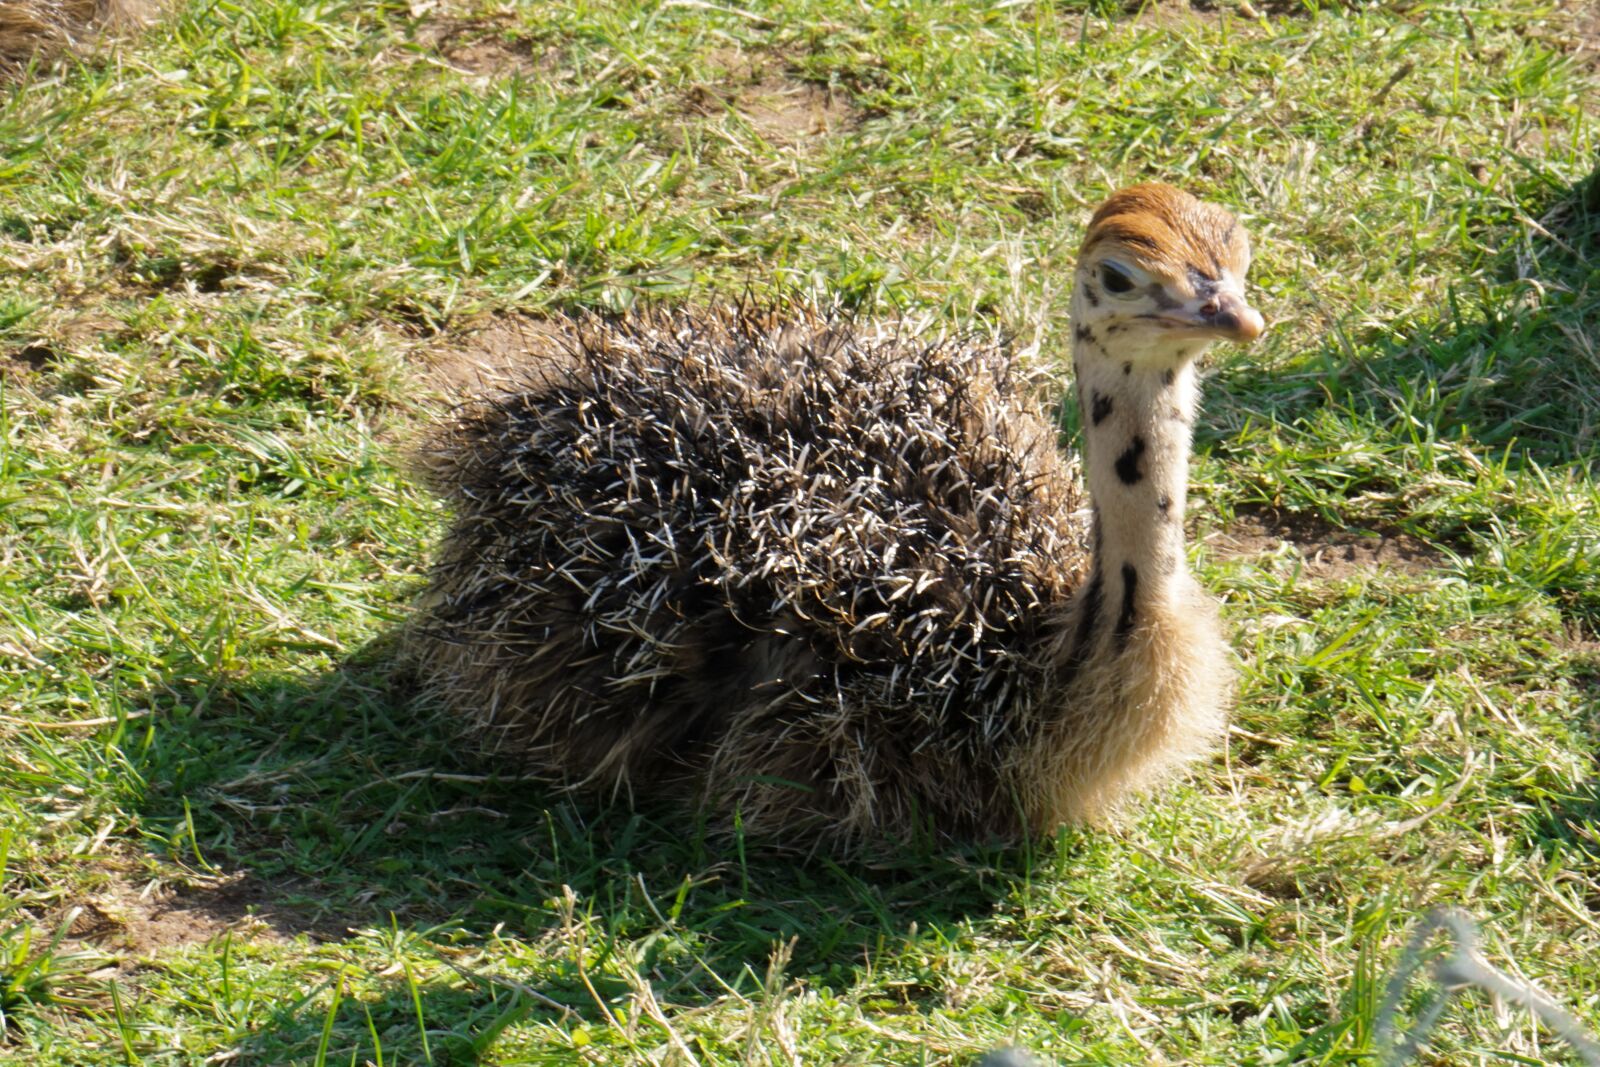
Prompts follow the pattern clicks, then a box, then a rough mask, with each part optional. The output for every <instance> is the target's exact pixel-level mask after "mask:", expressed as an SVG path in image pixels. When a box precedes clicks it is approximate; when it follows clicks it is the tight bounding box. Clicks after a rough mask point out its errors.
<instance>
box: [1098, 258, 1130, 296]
mask: <svg viewBox="0 0 1600 1067" xmlns="http://www.w3.org/2000/svg"><path fill="white" fill-rule="evenodd" d="M1100 284H1101V285H1104V286H1105V287H1106V292H1108V293H1117V294H1122V293H1131V292H1133V279H1132V278H1130V277H1128V276H1127V275H1126V274H1124V273H1122V271H1121V270H1119V269H1118V268H1117V267H1114V266H1112V265H1111V264H1110V263H1102V264H1100Z"/></svg>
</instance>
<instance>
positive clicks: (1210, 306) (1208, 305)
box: [1200, 300, 1217, 319]
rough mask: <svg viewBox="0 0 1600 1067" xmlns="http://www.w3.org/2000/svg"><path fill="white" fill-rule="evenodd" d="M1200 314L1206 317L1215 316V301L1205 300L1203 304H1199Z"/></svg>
mask: <svg viewBox="0 0 1600 1067" xmlns="http://www.w3.org/2000/svg"><path fill="white" fill-rule="evenodd" d="M1200 314H1202V315H1204V316H1205V317H1206V318H1208V319H1211V318H1215V317H1216V315H1217V302H1216V301H1215V300H1207V301H1206V302H1205V303H1204V304H1201V305H1200Z"/></svg>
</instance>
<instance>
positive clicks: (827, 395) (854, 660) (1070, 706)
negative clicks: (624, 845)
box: [410, 190, 1253, 850]
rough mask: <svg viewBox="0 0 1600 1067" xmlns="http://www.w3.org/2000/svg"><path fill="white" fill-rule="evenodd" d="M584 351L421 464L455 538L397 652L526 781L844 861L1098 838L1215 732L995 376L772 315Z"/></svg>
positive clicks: (664, 318)
mask: <svg viewBox="0 0 1600 1067" xmlns="http://www.w3.org/2000/svg"><path fill="white" fill-rule="evenodd" d="M1173 192H1174V194H1176V191H1175V190H1174V191H1173ZM1176 195H1180V196H1181V195H1182V194H1176ZM1092 239H1093V233H1092V232H1091V240H1092ZM1119 247H1120V246H1119ZM1128 269H1130V270H1132V269H1135V268H1133V267H1132V266H1129V268H1128ZM1082 284H1083V278H1082V275H1081V273H1080V286H1081V285H1082ZM1252 314H1253V313H1252ZM566 337H567V338H568V340H567V342H566V343H565V344H559V345H552V346H548V347H547V348H546V349H541V350H539V351H533V352H530V353H529V357H528V362H527V365H526V366H525V367H523V368H522V370H521V372H520V377H521V380H520V381H519V382H518V383H517V384H516V385H515V386H514V387H510V388H504V389H498V390H495V391H493V392H490V393H488V394H486V395H484V396H481V397H478V398H476V399H474V400H471V401H469V402H468V403H467V404H465V405H464V406H463V407H462V408H461V409H460V410H459V411H458V412H457V413H456V414H455V416H454V417H452V418H451V419H449V420H447V422H446V423H445V424H444V425H443V426H442V427H441V428H440V430H439V431H438V433H437V434H436V435H435V436H434V438H433V439H432V440H431V442H430V443H429V445H428V447H426V448H425V449H424V450H423V452H422V461H423V466H424V469H425V472H426V475H427V478H428V480H429V481H430V483H431V484H432V485H433V486H434V487H435V489H436V490H437V491H439V492H440V493H441V494H442V495H443V496H444V497H445V499H446V500H447V501H448V502H449V503H450V504H451V506H452V507H453V510H454V517H453V520H452V523H451V526H450V528H449V530H448V532H447V533H446V536H445V539H444V542H443V545H442V546H441V548H440V550H439V554H438V557H437V560H436V562H435V565H434V570H433V578H432V584H431V586H430V588H429V590H428V592H427V593H426V594H425V596H424V597H423V599H422V601H421V603H420V605H419V610H418V613H417V616H416V619H415V621H414V623H413V625H412V627H411V640H410V646H411V648H412V650H413V651H414V653H415V656H416V660H417V662H418V664H419V665H420V667H421V670H422V674H423V677H424V679H425V682H426V684H427V687H428V688H429V689H430V690H431V691H432V692H433V694H434V695H435V696H436V697H437V698H438V699H440V700H442V701H444V702H445V703H446V704H447V705H449V706H450V707H452V708H454V709H456V710H457V711H459V712H460V713H461V714H463V715H465V716H467V717H468V718H469V719H470V720H472V721H473V722H474V723H475V724H477V726H478V727H479V728H480V731H481V734H482V736H483V737H485V738H486V739H487V740H488V741H489V743H490V744H491V745H492V746H493V747H494V748H495V750H496V751H498V752H500V753H503V754H504V755H506V756H508V757H511V758H512V759H514V760H515V761H516V763H517V765H518V766H519V767H521V768H523V769H528V770H531V771H533V772H534V773H535V774H537V775H539V776H542V777H545V778H547V779H548V780H550V781H551V782H553V783H555V784H558V785H561V786H566V787H570V788H581V789H589V790H596V791H605V792H610V791H617V790H626V791H631V792H633V793H635V794H637V793H640V792H646V793H648V794H650V795H657V794H666V795H670V796H678V797H681V798H684V799H686V800H691V801H693V802H695V803H697V804H698V805H700V806H701V807H703V808H704V809H706V810H707V811H708V812H709V813H710V814H711V815H712V817H713V822H714V823H716V824H720V825H722V826H724V827H727V826H731V825H733V823H734V822H735V821H736V820H737V821H738V823H739V824H740V825H742V826H744V827H745V828H746V829H747V830H748V831H751V832H755V833H761V834H766V835H772V836H776V837H779V838H781V839H783V840H785V841H788V842H790V843H796V844H821V845H822V846H823V847H826V848H830V849H835V850H838V849H844V848H848V847H851V846H853V845H859V844H861V843H863V842H867V841H873V840H881V839H894V840H899V839H905V838H908V837H911V836H913V835H916V834H918V833H920V832H923V831H931V832H932V833H933V834H934V835H936V836H940V837H947V838H971V837H986V836H1015V835H1018V834H1023V833H1031V832H1040V831H1045V830H1048V829H1049V828H1051V827H1053V826H1055V825H1057V824H1059V823H1060V822H1062V821H1064V820H1068V819H1085V818H1094V817H1097V816H1099V815H1102V814H1104V813H1106V812H1107V811H1108V810H1111V809H1112V808H1113V807H1114V806H1115V805H1116V804H1117V802H1118V800H1119V799H1120V798H1121V797H1122V796H1123V795H1124V794H1125V793H1126V792H1127V791H1128V790H1129V789H1130V788H1133V787H1135V786H1137V785H1139V784H1141V783H1143V782H1145V781H1148V780H1150V779H1151V778H1152V777H1154V776H1158V775H1159V774H1161V773H1163V772H1165V771H1166V770H1168V769H1170V768H1171V767H1172V766H1175V765H1176V764H1178V763H1180V762H1181V761H1182V760H1183V759H1185V758H1188V757H1189V756H1191V755H1193V754H1194V753H1195V752H1197V751H1200V750H1202V749H1203V748H1204V744H1205V742H1206V739H1207V738H1209V737H1210V736H1211V735H1213V734H1214V733H1215V732H1216V730H1217V729H1218V727H1219V725H1220V721H1221V720H1220V714H1221V713H1220V707H1221V701H1222V699H1223V697H1224V695H1225V691H1226V681H1225V678H1226V657H1225V654H1224V653H1223V651H1222V647H1221V645H1220V642H1219V639H1218V638H1217V636H1216V630H1215V626H1214V622H1210V621H1208V620H1213V619H1214V613H1213V612H1212V611H1211V610H1210V608H1209V606H1208V602H1207V601H1205V599H1204V597H1203V596H1200V595H1199V594H1198V591H1197V590H1195V589H1193V588H1191V587H1192V583H1191V584H1190V586H1184V587H1182V590H1181V592H1182V604H1181V607H1180V608H1179V610H1169V609H1171V608H1172V607H1173V605H1169V604H1167V601H1166V600H1165V599H1163V598H1165V597H1166V595H1167V593H1168V592H1169V591H1170V590H1169V586H1170V584H1171V581H1169V577H1164V576H1161V575H1157V574H1155V573H1153V572H1152V573H1151V574H1150V575H1149V577H1147V579H1146V581H1145V585H1144V593H1142V594H1141V595H1142V596H1146V597H1150V598H1154V599H1151V600H1150V601H1149V603H1148V604H1146V603H1145V602H1144V601H1139V602H1138V603H1137V605H1136V598H1135V591H1134V588H1133V586H1132V582H1131V580H1128V579H1127V578H1126V575H1127V574H1128V573H1129V568H1130V567H1132V566H1133V564H1132V563H1123V564H1122V567H1123V570H1122V571H1121V572H1120V573H1121V574H1122V575H1123V581H1124V584H1125V585H1126V586H1127V588H1126V589H1123V588H1121V587H1120V586H1116V580H1117V579H1116V577H1115V576H1113V577H1112V578H1106V577H1105V576H1104V575H1102V573H1101V569H1100V565H1099V562H1098V560H1099V557H1100V556H1101V555H1105V554H1106V550H1105V546H1103V545H1102V546H1099V548H1100V551H1099V552H1098V553H1094V552H1091V543H1090V542H1091V530H1093V529H1095V528H1097V527H1098V526H1099V523H1100V519H1099V512H1098V511H1097V512H1096V518H1095V519H1094V520H1093V521H1092V522H1091V521H1085V514H1084V512H1083V510H1082V508H1081V505H1082V503H1083V501H1082V498H1081V495H1080V488H1079V485H1080V482H1079V478H1078V475H1077V472H1076V470H1075V463H1074V461H1072V460H1071V459H1069V458H1068V457H1067V456H1065V455H1064V454H1063V453H1062V452H1061V451H1059V450H1058V448H1057V447H1056V440H1055V433H1054V430H1053V427H1052V426H1051V424H1050V422H1049V421H1048V420H1047V419H1045V418H1044V416H1043V415H1042V414H1041V411H1040V409H1039V406H1038V404H1037V403H1036V401H1035V393H1036V390H1035V389H1034V388H1033V387H1031V386H1030V385H1029V384H1028V383H1027V382H1025V381H1024V380H1022V379H1021V378H1020V377H1019V375H1018V373H1017V371H1016V369H1015V367H1014V366H1013V365H1012V363H1011V361H1010V359H1009V358H1008V357H1007V355H1006V353H1005V352H1004V351H1003V350H1002V348H1001V347H999V346H997V345H995V344H992V343H987V342H979V341H974V340H972V339H970V338H968V339H933V338H929V337H926V336H921V335H919V334H917V333H915V332H911V331H908V330H906V329H904V328H902V327H895V326H870V325H862V324H857V323H852V322H849V321H843V320H835V319H829V318H827V317H820V316H816V315H814V314H808V313H804V312H799V313H785V312H780V311H771V310H768V311H749V310H719V311H706V312H698V313H697V312H690V311H670V312H669V311H655V312H647V313H644V314H639V315H635V316H632V317H628V318H624V319H622V320H606V319H599V318H588V319H581V320H576V321H573V322H571V323H568V324H567V330H566ZM1131 380H1132V378H1131V371H1130V381H1131ZM1119 417H1120V416H1119ZM1086 421H1087V420H1086ZM1111 421H1112V420H1107V424H1108V425H1109V424H1110V422H1111ZM1179 510H1180V513H1181V505H1180V507H1179ZM1152 521H1154V520H1153V519H1152ZM1169 525H1170V523H1169ZM1180 537H1181V528H1180ZM1175 569H1176V570H1181V566H1180V567H1177V568H1175ZM1183 577H1184V578H1186V577H1187V575H1186V573H1185V574H1184V575H1183ZM1171 580H1176V578H1175V577H1174V578H1171ZM1113 587H1116V588H1117V589H1118V595H1119V596H1121V597H1122V598H1123V599H1122V601H1121V602H1120V603H1114V602H1113V601H1112V600H1111V599H1110V591H1111V589H1112V588H1113ZM1179 646H1182V647H1179Z"/></svg>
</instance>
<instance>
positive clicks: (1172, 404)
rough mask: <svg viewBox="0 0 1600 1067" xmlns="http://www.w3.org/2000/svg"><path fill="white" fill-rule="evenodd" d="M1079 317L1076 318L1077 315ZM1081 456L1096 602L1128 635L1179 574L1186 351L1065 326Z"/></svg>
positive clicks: (1188, 437)
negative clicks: (1139, 348) (1161, 353)
mask: <svg viewBox="0 0 1600 1067" xmlns="http://www.w3.org/2000/svg"><path fill="white" fill-rule="evenodd" d="M1079 321H1080V322H1081V321H1082V320H1081V319H1079ZM1073 335H1074V344H1073V367H1074V370H1075V373H1076V376H1077V381H1078V397H1079V401H1080V403H1081V405H1082V408H1083V438H1084V439H1083V461H1084V469H1085V471H1086V472H1087V481H1088V484H1089V495H1090V498H1091V501H1092V503H1093V506H1094V516H1095V539H1094V573H1093V577H1092V578H1091V581H1092V582H1094V583H1095V584H1096V586H1097V587H1098V594H1097V596H1096V599H1097V600H1100V601H1103V603H1104V605H1105V610H1106V612H1107V614H1108V615H1112V616H1114V617H1115V619H1116V631H1117V633H1118V634H1119V636H1121V637H1126V635H1127V633H1128V632H1129V631H1130V630H1131V628H1132V626H1133V625H1134V623H1135V622H1136V621H1137V620H1138V617H1139V614H1140V612H1141V611H1142V610H1144V609H1145V608H1157V609H1161V608H1167V607H1170V606H1171V605H1172V604H1173V603H1174V602H1175V599H1174V595H1175V594H1176V592H1177V591H1178V589H1179V588H1180V587H1181V585H1182V583H1183V582H1184V581H1185V580H1186V579H1187V571H1186V569H1185V560H1184V539H1183V511H1184V500H1185V497H1186V495H1187V493H1188V487H1189V449H1190V444H1191V441H1192V436H1193V430H1192V427H1193V423H1194V416H1195V409H1196V406H1197V401H1198V390H1197V385H1196V381H1195V369H1194V360H1193V359H1192V358H1191V355H1192V354H1190V353H1178V352H1172V353H1170V358H1160V357H1157V356H1156V354H1155V353H1152V352H1132V353H1127V352H1123V351H1119V345H1118V344H1117V340H1118V339H1117V338H1116V336H1115V335H1111V336H1108V337H1101V336H1098V335H1097V334H1096V332H1095V330H1094V329H1092V328H1089V327H1085V326H1082V325H1079V326H1075V327H1074V330H1073Z"/></svg>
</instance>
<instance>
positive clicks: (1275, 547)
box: [1204, 508, 1448, 581]
mask: <svg viewBox="0 0 1600 1067" xmlns="http://www.w3.org/2000/svg"><path fill="white" fill-rule="evenodd" d="M1204 540H1205V543H1206V544H1207V545H1208V546H1210V548H1211V549H1212V551H1214V552H1216V553H1217V555H1219V556H1221V557H1222V558H1223V559H1257V558H1260V557H1263V556H1272V555H1278V554H1281V553H1282V552H1283V550H1284V548H1285V546H1287V547H1288V548H1289V549H1290V550H1291V551H1293V552H1294V553H1295V554H1296V555H1298V556H1299V557H1300V559H1301V561H1302V563H1303V566H1304V569H1305V572H1306V574H1308V575H1309V576H1311V577H1313V578H1322V579H1328V580H1335V581H1336V580H1339V579H1343V578H1349V577H1351V576H1352V575H1355V574H1361V573H1371V572H1373V571H1389V572H1398V573H1401V574H1423V573H1426V572H1428V571H1433V570H1438V569H1440V568H1442V567H1444V566H1445V565H1446V564H1447V563H1448V558H1447V557H1446V556H1445V554H1444V553H1443V552H1440V551H1439V550H1438V549H1437V548H1434V547H1433V546H1432V545H1430V544H1428V543H1427V542H1426V541H1424V540H1422V539H1421V538H1418V537H1413V536H1411V535H1410V534H1406V533H1401V532H1399V531H1394V530H1389V531H1375V530H1353V529H1343V528H1340V527H1337V526H1334V525H1333V524H1331V523H1329V522H1326V521H1324V520H1323V519H1321V518H1318V517H1317V516H1315V515H1300V514H1291V513H1285V512H1280V511H1273V510H1271V509H1266V508H1262V509H1241V510H1240V511H1239V512H1237V513H1236V514H1235V516H1234V521H1233V522H1232V523H1230V524H1229V526H1228V528H1227V529H1226V530H1216V531H1213V532H1212V533H1209V534H1207V535H1206V536H1205V538H1204Z"/></svg>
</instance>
